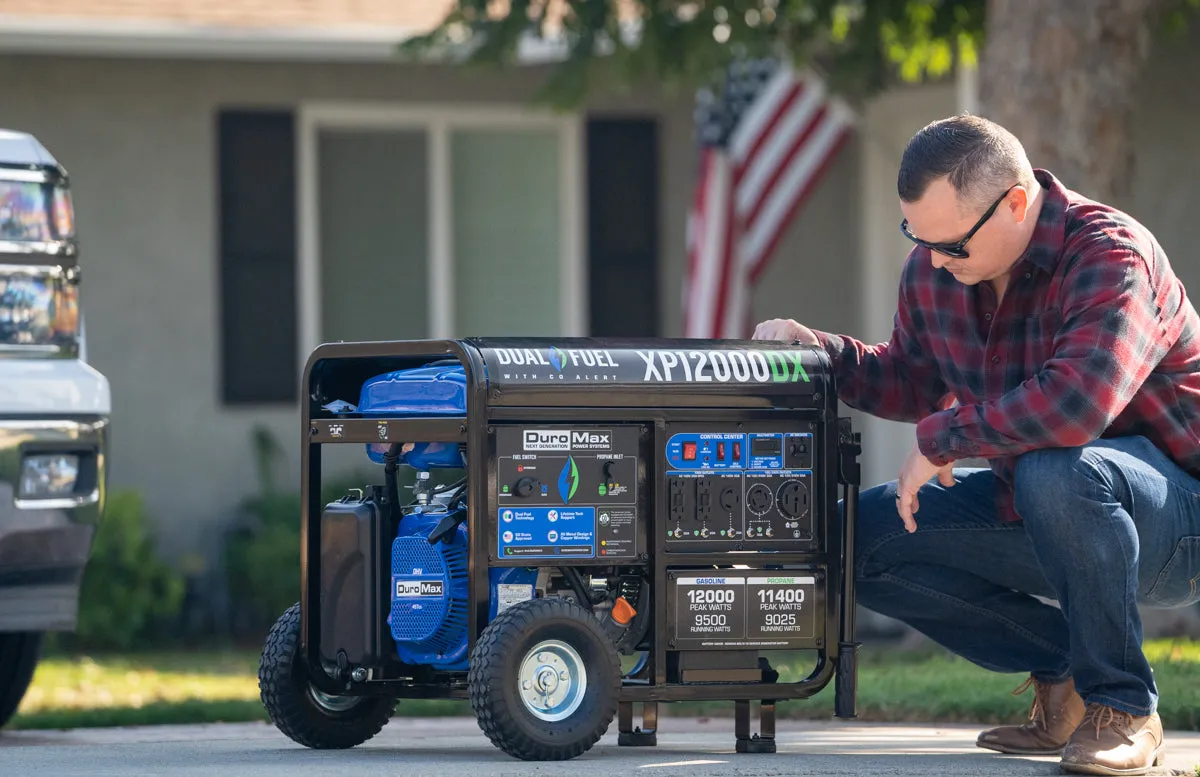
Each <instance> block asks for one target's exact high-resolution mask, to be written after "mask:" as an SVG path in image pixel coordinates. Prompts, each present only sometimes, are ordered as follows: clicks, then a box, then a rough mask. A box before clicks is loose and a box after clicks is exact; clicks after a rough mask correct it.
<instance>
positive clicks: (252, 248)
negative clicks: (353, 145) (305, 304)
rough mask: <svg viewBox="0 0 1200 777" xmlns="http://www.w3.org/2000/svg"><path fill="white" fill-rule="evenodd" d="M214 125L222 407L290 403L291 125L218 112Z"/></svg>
mask: <svg viewBox="0 0 1200 777" xmlns="http://www.w3.org/2000/svg"><path fill="white" fill-rule="evenodd" d="M217 125H218V126H217V154H218V175H219V183H218V192H219V195H218V196H219V208H218V210H219V230H220V237H219V243H218V244H219V247H220V249H219V250H220V260H219V268H220V270H219V272H220V282H219V286H218V288H219V290H220V322H221V396H222V400H223V402H224V403H225V404H227V405H244V404H261V403H291V402H295V401H296V400H297V398H298V393H299V392H298V383H299V365H298V361H299V360H298V358H297V349H298V348H299V343H298V339H297V338H298V334H297V326H296V283H297V279H296V212H295V210H296V208H295V202H296V194H295V193H296V169H295V167H296V165H295V137H296V129H295V118H294V116H293V114H292V113H291V112H280V111H244V110H225V111H221V112H220V114H219V115H218V119H217Z"/></svg>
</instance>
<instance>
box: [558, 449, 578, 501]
mask: <svg viewBox="0 0 1200 777" xmlns="http://www.w3.org/2000/svg"><path fill="white" fill-rule="evenodd" d="M577 488H579V467H578V466H576V465H575V457H573V456H568V457H567V463H566V464H564V465H563V468H562V471H561V472H559V473H558V495H559V496H560V497H562V500H563V502H570V501H571V497H573V496H575V490H576V489H577Z"/></svg>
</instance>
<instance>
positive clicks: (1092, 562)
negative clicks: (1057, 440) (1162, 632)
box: [856, 437, 1200, 715]
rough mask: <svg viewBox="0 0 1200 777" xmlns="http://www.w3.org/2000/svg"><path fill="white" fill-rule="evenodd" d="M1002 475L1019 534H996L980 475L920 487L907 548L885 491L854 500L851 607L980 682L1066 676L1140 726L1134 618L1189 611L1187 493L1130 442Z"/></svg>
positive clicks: (968, 473)
mask: <svg viewBox="0 0 1200 777" xmlns="http://www.w3.org/2000/svg"><path fill="white" fill-rule="evenodd" d="M1015 477H1016V484H1015V495H1016V505H1017V509H1018V511H1019V512H1020V513H1021V516H1022V518H1023V520H1022V521H1021V522H1019V523H1002V522H1000V521H998V520H997V517H996V510H995V507H994V500H993V490H992V489H993V483H994V478H993V475H992V473H991V470H988V469H957V470H955V480H956V485H954V486H952V487H950V488H946V487H944V486H942V485H940V484H939V483H938V482H937V479H936V478H934V479H933V480H931V481H930V482H929V483H928V484H927V485H925V486H923V487H922V489H921V492H920V495H919V496H920V510H919V511H918V512H917V513H916V515H915V518H916V521H917V531H916V532H915V533H913V534H908V533H907V532H906V531H905V530H904V525H903V523H902V522H901V520H900V516H899V513H898V512H897V509H896V500H895V496H896V483H895V481H892V482H890V483H885V484H883V485H879V486H875V487H873V488H870V489H866V490H864V491H863V492H862V495H861V497H860V512H859V520H858V527H857V542H856V553H857V559H856V573H857V580H856V582H857V596H858V601H859V603H860V604H862V605H863V606H864V607H866V608H868V609H870V610H874V611H875V612H878V613H881V614H883V615H887V616H889V617H892V618H895V619H897V620H899V621H901V622H903V623H907V624H908V625H910V626H912V627H913V628H915V629H917V630H918V631H920V632H922V633H924V634H925V635H926V636H928V637H929V638H930V639H932V640H934V641H935V642H937V643H939V644H941V645H942V646H944V647H946V648H947V649H949V650H950V651H951V652H953V653H955V654H957V655H959V656H962V657H963V658H965V659H967V660H969V661H972V662H973V663H975V664H977V665H979V666H981V667H984V668H986V669H992V670H995V671H998V672H1027V673H1031V674H1033V675H1034V676H1035V677H1037V678H1038V679H1044V680H1051V681H1054V680H1059V679H1062V678H1066V677H1068V676H1070V677H1074V679H1075V684H1076V687H1077V689H1078V691H1079V693H1080V695H1081V696H1083V698H1084V700H1085V701H1086V702H1088V703H1091V702H1099V703H1102V704H1107V705H1109V706H1112V707H1115V708H1117V709H1120V710H1124V711H1126V712H1129V713H1132V714H1134V715H1148V714H1150V713H1151V712H1153V711H1154V710H1155V709H1156V708H1157V705H1158V689H1157V687H1156V686H1155V683H1154V675H1153V674H1152V673H1151V671H1150V665H1149V663H1148V661H1147V660H1146V657H1145V655H1144V654H1143V652H1142V648H1141V644H1142V623H1141V617H1140V615H1139V612H1138V608H1137V605H1138V603H1142V604H1145V605H1148V606H1155V607H1180V606H1186V605H1189V604H1194V603H1195V602H1197V601H1200V481H1197V480H1196V479H1194V478H1192V477H1191V476H1190V475H1188V474H1187V473H1185V472H1184V471H1182V470H1181V469H1179V467H1177V466H1176V465H1175V464H1174V463H1172V462H1171V461H1170V460H1169V459H1168V458H1167V457H1166V456H1164V455H1163V454H1162V453H1161V452H1160V451H1159V450H1158V449H1157V448H1156V447H1154V445H1152V444H1151V443H1150V442H1149V441H1148V440H1146V439H1145V438H1142V437H1126V438H1119V439H1112V440H1098V441H1096V442H1094V443H1092V444H1089V445H1085V446H1082V447H1077V448H1057V449H1046V450H1039V451H1033V452H1031V453H1028V454H1025V455H1024V456H1022V457H1021V458H1020V459H1019V460H1018V464H1017V468H1016V476H1015ZM1031 594H1032V595H1036V596H1041V597H1045V598H1047V599H1053V600H1056V601H1057V602H1059V603H1060V605H1061V609H1060V608H1059V607H1054V606H1051V605H1048V604H1045V603H1043V602H1041V601H1039V600H1038V599H1036V598H1034V596H1031Z"/></svg>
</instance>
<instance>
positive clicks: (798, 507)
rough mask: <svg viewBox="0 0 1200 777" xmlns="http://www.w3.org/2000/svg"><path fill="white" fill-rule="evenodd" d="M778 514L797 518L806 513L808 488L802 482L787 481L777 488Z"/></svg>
mask: <svg viewBox="0 0 1200 777" xmlns="http://www.w3.org/2000/svg"><path fill="white" fill-rule="evenodd" d="M777 501H778V504H779V512H780V513H782V514H783V515H785V516H786V517H788V518H799V517H800V516H802V515H804V514H805V513H807V512H808V486H807V485H805V483H804V481H802V480H789V481H788V482H786V483H784V484H783V485H782V486H780V487H779V498H778V500H777Z"/></svg>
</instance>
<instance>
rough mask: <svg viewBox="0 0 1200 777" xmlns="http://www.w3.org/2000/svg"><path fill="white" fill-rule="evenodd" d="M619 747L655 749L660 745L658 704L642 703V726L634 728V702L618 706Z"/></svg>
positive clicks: (651, 702)
mask: <svg viewBox="0 0 1200 777" xmlns="http://www.w3.org/2000/svg"><path fill="white" fill-rule="evenodd" d="M617 731H618V734H617V745H618V746H620V747H654V746H655V745H657V744H658V702H653V701H647V702H642V725H641V726H639V727H638V728H634V727H633V702H631V701H623V702H620V703H618V704H617Z"/></svg>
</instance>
